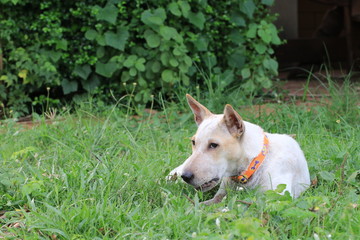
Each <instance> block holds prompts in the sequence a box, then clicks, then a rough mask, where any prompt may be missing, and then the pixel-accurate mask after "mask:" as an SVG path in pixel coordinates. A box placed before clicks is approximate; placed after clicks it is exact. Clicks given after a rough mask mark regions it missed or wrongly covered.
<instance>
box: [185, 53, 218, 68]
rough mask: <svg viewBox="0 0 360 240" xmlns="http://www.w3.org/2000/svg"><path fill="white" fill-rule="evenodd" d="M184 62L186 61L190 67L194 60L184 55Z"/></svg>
mask: <svg viewBox="0 0 360 240" xmlns="http://www.w3.org/2000/svg"><path fill="white" fill-rule="evenodd" d="M215 62H216V58H215ZM184 63H185V64H186V65H187V66H188V67H190V66H191V65H192V60H191V58H190V57H189V56H187V55H186V56H185V57H184ZM215 64H216V63H215Z"/></svg>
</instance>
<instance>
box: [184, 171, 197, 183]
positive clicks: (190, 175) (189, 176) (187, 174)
mask: <svg viewBox="0 0 360 240" xmlns="http://www.w3.org/2000/svg"><path fill="white" fill-rule="evenodd" d="M181 178H182V179H183V180H184V181H185V182H187V183H189V182H190V181H191V180H192V179H193V178H194V174H193V173H192V172H184V173H183V174H182V175H181Z"/></svg>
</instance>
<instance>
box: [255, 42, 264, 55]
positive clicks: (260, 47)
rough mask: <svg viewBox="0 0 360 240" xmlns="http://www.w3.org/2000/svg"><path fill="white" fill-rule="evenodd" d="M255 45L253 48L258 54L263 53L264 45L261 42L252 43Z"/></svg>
mask: <svg viewBox="0 0 360 240" xmlns="http://www.w3.org/2000/svg"><path fill="white" fill-rule="evenodd" d="M254 46H255V50H256V52H257V53H259V54H264V53H265V52H266V49H267V47H266V45H264V44H262V43H257V44H255V45H254Z"/></svg>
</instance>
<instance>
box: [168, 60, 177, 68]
mask: <svg viewBox="0 0 360 240" xmlns="http://www.w3.org/2000/svg"><path fill="white" fill-rule="evenodd" d="M169 63H170V66H172V67H177V66H179V62H178V61H177V60H176V58H170V60H169Z"/></svg>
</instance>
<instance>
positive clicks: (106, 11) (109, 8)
mask: <svg viewBox="0 0 360 240" xmlns="http://www.w3.org/2000/svg"><path fill="white" fill-rule="evenodd" d="M117 15H118V9H117V8H116V7H115V6H114V5H113V4H107V5H106V6H105V7H104V8H101V9H100V10H99V12H98V14H97V15H96V18H97V20H104V21H107V22H109V23H111V24H115V23H116V19H117Z"/></svg>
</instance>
